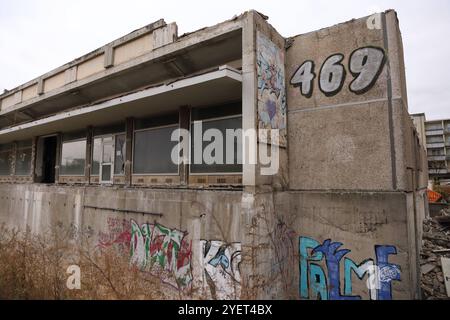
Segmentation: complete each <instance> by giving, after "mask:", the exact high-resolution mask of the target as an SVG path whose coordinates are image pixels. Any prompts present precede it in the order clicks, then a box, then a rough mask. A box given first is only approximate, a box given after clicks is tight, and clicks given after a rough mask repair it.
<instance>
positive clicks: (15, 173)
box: [11, 139, 33, 177]
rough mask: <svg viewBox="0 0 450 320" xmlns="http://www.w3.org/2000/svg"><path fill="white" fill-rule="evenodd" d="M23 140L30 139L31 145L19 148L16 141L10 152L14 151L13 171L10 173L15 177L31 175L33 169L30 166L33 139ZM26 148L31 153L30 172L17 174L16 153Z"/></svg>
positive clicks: (31, 155) (31, 159) (31, 158)
mask: <svg viewBox="0 0 450 320" xmlns="http://www.w3.org/2000/svg"><path fill="white" fill-rule="evenodd" d="M23 141H31V145H30V146H28V147H22V148H19V147H18V143H17V142H16V147H15V148H13V149H15V150H11V152H12V151H14V172H13V174H12V175H13V176H15V177H29V176H31V175H32V174H33V171H32V170H33V166H32V162H33V141H32V140H31V139H28V140H23ZM19 142H22V141H19ZM27 149H29V150H30V151H31V154H30V172H28V174H17V153H18V152H19V151H20V150H27Z"/></svg>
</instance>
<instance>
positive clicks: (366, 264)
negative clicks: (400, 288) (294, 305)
mask: <svg viewBox="0 0 450 320" xmlns="http://www.w3.org/2000/svg"><path fill="white" fill-rule="evenodd" d="M342 246H343V244H342V243H340V242H332V241H331V240H330V239H327V240H325V241H324V242H323V243H322V244H320V243H319V242H317V241H316V240H314V239H311V238H308V237H300V238H299V253H300V262H299V268H300V283H299V290H300V297H301V298H304V299H321V300H360V299H362V298H361V296H359V295H354V294H353V282H352V274H353V273H355V274H356V276H357V278H358V279H359V280H363V278H364V277H365V276H366V275H367V282H366V285H367V288H368V290H369V298H370V299H371V300H391V299H392V281H400V280H401V279H400V273H401V271H400V266H398V265H395V264H391V263H389V261H388V259H389V256H390V255H395V254H397V249H396V248H395V247H394V246H378V245H377V246H375V256H376V261H374V260H373V259H367V260H364V261H363V262H362V263H361V264H356V263H355V262H354V261H353V260H351V259H350V258H347V257H345V256H346V255H347V254H348V253H350V252H351V251H350V250H349V249H341V247H342ZM341 261H343V267H344V273H343V275H344V291H343V294H342V293H341V266H342V264H341ZM325 270H326V271H325Z"/></svg>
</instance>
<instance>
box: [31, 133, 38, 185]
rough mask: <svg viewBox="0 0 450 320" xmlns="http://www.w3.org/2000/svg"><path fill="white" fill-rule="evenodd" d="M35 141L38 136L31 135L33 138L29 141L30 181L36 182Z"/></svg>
mask: <svg viewBox="0 0 450 320" xmlns="http://www.w3.org/2000/svg"><path fill="white" fill-rule="evenodd" d="M37 142H38V137H33V140H32V142H31V167H30V176H31V182H36V154H37Z"/></svg>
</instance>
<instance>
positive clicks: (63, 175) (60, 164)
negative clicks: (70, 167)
mask: <svg viewBox="0 0 450 320" xmlns="http://www.w3.org/2000/svg"><path fill="white" fill-rule="evenodd" d="M78 141H85V142H86V145H87V137H84V138H78V139H74V140H65V141H61V152H60V157H59V158H60V161H59V162H60V163H59V171H60V172H59V176H60V177H84V176H85V173H83V174H62V173H61V171H62V170H61V169H62V166H63V165H62V160H63V157H62V154H63V146H64V143H66V142H78ZM86 158H87V154H86V149H85V151H84V171H86Z"/></svg>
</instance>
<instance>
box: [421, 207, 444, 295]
mask: <svg viewBox="0 0 450 320" xmlns="http://www.w3.org/2000/svg"><path fill="white" fill-rule="evenodd" d="M449 220H450V209H446V210H442V212H441V216H438V217H435V218H434V219H426V220H425V221H424V223H423V243H422V251H421V254H420V258H421V259H420V260H421V262H420V269H421V270H420V271H421V287H422V298H423V299H426V300H441V299H449V300H450V298H449V297H448V296H447V292H446V289H445V282H444V274H443V272H442V266H441V257H447V258H450V223H447V221H449ZM438 221H440V222H438Z"/></svg>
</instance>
